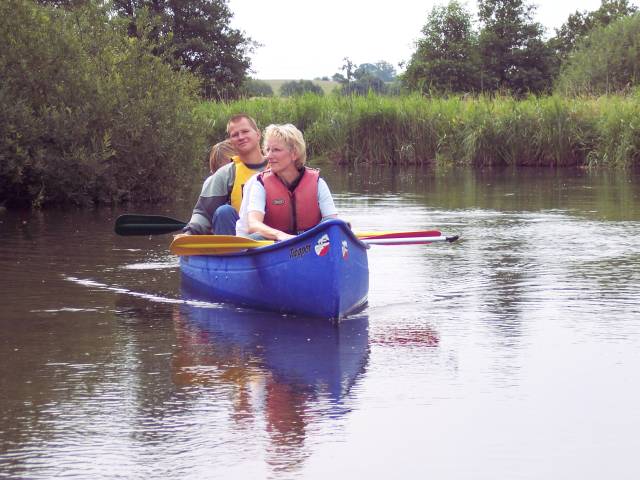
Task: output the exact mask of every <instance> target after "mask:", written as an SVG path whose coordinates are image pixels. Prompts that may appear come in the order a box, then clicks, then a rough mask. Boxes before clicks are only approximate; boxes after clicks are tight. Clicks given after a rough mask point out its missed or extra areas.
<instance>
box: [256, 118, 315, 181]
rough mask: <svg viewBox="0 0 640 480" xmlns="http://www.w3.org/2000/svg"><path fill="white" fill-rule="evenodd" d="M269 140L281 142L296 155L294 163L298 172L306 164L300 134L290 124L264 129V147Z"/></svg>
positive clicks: (303, 145)
mask: <svg viewBox="0 0 640 480" xmlns="http://www.w3.org/2000/svg"><path fill="white" fill-rule="evenodd" d="M269 138H277V139H278V140H281V141H282V142H283V143H284V144H285V145H286V146H287V148H288V149H289V150H290V151H292V152H295V153H296V154H297V155H298V158H296V161H295V166H296V168H297V169H298V170H300V169H301V168H302V167H304V164H305V163H307V145H306V144H305V142H304V137H303V136H302V132H301V131H300V130H298V129H297V128H296V127H295V126H294V125H291V124H290V123H286V124H284V125H274V124H271V125H269V126H268V127H267V128H265V129H264V145H266V143H267V140H269Z"/></svg>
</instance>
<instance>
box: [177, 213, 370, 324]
mask: <svg viewBox="0 0 640 480" xmlns="http://www.w3.org/2000/svg"><path fill="white" fill-rule="evenodd" d="M180 268H181V270H182V275H183V280H186V281H187V282H189V283H191V285H192V286H196V287H199V288H198V289H199V290H206V292H207V298H210V299H212V300H216V301H220V302H228V303H233V304H236V305H242V306H247V307H251V308H257V309H261V310H270V311H275V312H280V313H293V314H299V315H308V316H313V317H322V318H330V319H339V318H341V317H344V316H346V315H348V314H350V313H353V312H355V311H357V310H359V309H361V308H362V307H363V306H364V305H365V303H366V301H367V293H368V290H369V266H368V261H367V246H366V245H365V244H364V243H362V242H361V241H360V240H358V239H357V238H356V236H355V235H354V234H353V232H352V231H351V229H350V228H349V227H348V226H347V225H346V224H345V223H344V222H343V221H341V220H329V221H326V222H322V223H320V224H319V225H317V226H316V227H314V228H313V229H311V230H309V231H307V232H305V233H302V234H300V235H298V236H297V237H295V238H293V239H290V240H287V241H284V242H278V243H275V244H273V245H269V246H265V247H260V248H255V249H249V250H246V251H243V252H239V253H231V254H225V255H191V256H182V257H180Z"/></svg>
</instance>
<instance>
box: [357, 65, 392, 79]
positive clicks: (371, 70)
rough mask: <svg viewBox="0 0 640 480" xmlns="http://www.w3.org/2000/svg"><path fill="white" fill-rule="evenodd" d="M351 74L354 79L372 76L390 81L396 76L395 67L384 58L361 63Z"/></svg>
mask: <svg viewBox="0 0 640 480" xmlns="http://www.w3.org/2000/svg"><path fill="white" fill-rule="evenodd" d="M353 76H354V77H355V78H356V80H360V79H361V78H365V77H374V78H378V79H380V80H381V81H383V82H392V81H393V80H394V79H395V78H396V69H395V68H394V67H393V65H391V64H390V63H389V62H385V61H384V60H380V61H379V62H376V63H361V64H360V65H359V66H358V68H356V70H355V72H353Z"/></svg>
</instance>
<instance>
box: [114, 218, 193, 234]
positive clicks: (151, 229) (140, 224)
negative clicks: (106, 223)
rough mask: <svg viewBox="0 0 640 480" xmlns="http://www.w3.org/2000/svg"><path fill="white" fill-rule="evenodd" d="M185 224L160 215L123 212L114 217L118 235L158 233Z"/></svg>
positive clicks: (172, 230) (171, 230)
mask: <svg viewBox="0 0 640 480" xmlns="http://www.w3.org/2000/svg"><path fill="white" fill-rule="evenodd" d="M186 225H187V224H186V223H184V222H181V221H180V220H176V219H174V218H170V217H164V216H162V215H138V214H134V213H125V214H124V215H120V216H119V217H118V218H117V219H116V225H115V232H116V233H117V234H118V235H160V234H163V233H170V232H175V231H178V230H182V229H183V228H184V227H185V226H186Z"/></svg>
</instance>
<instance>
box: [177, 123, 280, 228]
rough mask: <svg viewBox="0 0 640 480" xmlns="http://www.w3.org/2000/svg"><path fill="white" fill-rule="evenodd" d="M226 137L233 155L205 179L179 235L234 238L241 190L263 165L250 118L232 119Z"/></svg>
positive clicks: (256, 136)
mask: <svg viewBox="0 0 640 480" xmlns="http://www.w3.org/2000/svg"><path fill="white" fill-rule="evenodd" d="M227 135H228V136H229V141H230V142H231V145H232V146H233V148H234V149H235V151H236V152H237V155H236V156H234V157H232V159H231V160H232V161H231V162H230V163H228V164H226V165H224V166H223V167H221V168H220V169H218V170H217V171H216V172H215V173H214V174H213V175H211V176H210V177H209V178H207V179H206V180H205V182H204V185H203V186H202V192H201V193H200V197H199V198H198V203H196V206H195V207H194V209H193V214H192V215H191V220H190V221H189V224H188V225H187V226H186V227H185V228H184V230H183V232H184V233H183V234H182V235H184V234H186V235H206V234H211V233H213V234H215V235H235V233H236V221H237V220H238V211H239V210H240V203H241V202H242V187H243V186H244V184H245V183H246V182H247V180H249V178H251V177H252V176H253V175H255V174H256V173H260V172H262V171H263V170H264V169H265V167H266V165H267V161H266V160H265V159H264V158H263V157H262V152H261V151H260V130H258V126H257V125H256V122H255V120H254V119H253V118H251V117H250V116H248V115H245V114H238V115H234V116H232V117H231V118H230V119H229V122H228V123H227Z"/></svg>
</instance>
